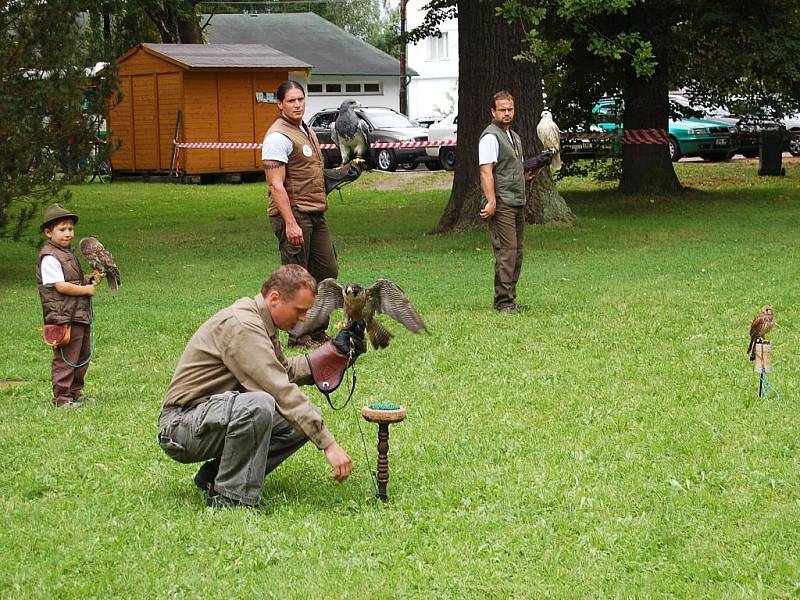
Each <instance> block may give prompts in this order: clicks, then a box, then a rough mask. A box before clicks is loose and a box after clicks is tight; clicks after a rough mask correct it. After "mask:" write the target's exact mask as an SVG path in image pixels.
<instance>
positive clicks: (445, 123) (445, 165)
mask: <svg viewBox="0 0 800 600" xmlns="http://www.w3.org/2000/svg"><path fill="white" fill-rule="evenodd" d="M457 134H458V115H457V114H452V115H450V116H449V117H445V118H444V119H442V120H441V121H439V122H438V123H435V124H433V125H431V126H430V127H429V128H428V140H430V141H431V142H441V141H442V140H455V139H457ZM426 153H427V155H428V158H431V159H433V160H434V161H435V162H433V163H430V162H429V163H425V166H427V167H428V168H429V169H430V168H435V167H436V166H440V167H441V168H442V169H445V170H447V171H452V170H453V169H455V167H456V147H455V146H432V147H428V148H426Z"/></svg>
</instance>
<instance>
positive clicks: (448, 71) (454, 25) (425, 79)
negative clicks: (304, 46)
mask: <svg viewBox="0 0 800 600" xmlns="http://www.w3.org/2000/svg"><path fill="white" fill-rule="evenodd" d="M429 1H430V0H408V4H407V5H406V23H407V27H408V29H409V30H411V29H413V28H414V27H417V26H418V25H420V24H421V23H422V21H423V20H424V19H425V14H426V13H427V11H426V10H425V9H424V6H425V5H426V4H427V3H428V2H429ZM439 31H440V32H441V34H442V35H441V37H429V38H427V39H424V40H422V41H420V42H418V43H417V44H415V45H413V44H409V45H408V46H407V47H406V57H407V61H408V67H409V69H413V70H414V71H416V72H417V74H416V75H412V77H411V81H410V82H409V84H408V114H409V116H410V117H412V118H420V117H428V116H442V117H446V116H447V115H449V114H451V113H453V112H455V111H456V109H457V108H458V20H457V19H448V20H447V21H444V22H443V23H441V24H440V25H439ZM300 58H302V57H300Z"/></svg>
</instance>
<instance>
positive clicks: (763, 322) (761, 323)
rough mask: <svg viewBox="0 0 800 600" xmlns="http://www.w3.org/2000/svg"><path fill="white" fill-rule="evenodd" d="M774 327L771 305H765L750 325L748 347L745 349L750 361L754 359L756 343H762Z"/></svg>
mask: <svg viewBox="0 0 800 600" xmlns="http://www.w3.org/2000/svg"><path fill="white" fill-rule="evenodd" d="M774 326H775V315H774V314H773V312H772V305H770V304H765V305H764V306H762V307H761V312H760V313H758V314H757V315H756V316H755V318H754V319H753V322H752V324H751V325H750V346H748V348H747V352H748V354H750V360H755V359H756V343H757V342H763V341H764V336H765V335H767V334H768V333H769V332H770V331H771V330H772V328H773V327H774Z"/></svg>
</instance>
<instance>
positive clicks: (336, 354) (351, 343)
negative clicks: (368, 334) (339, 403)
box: [306, 321, 367, 394]
mask: <svg viewBox="0 0 800 600" xmlns="http://www.w3.org/2000/svg"><path fill="white" fill-rule="evenodd" d="M365 329H366V324H365V323H364V321H354V322H352V323H350V324H349V325H348V326H347V327H346V328H345V329H342V330H341V331H340V332H339V334H338V335H337V336H336V337H335V338H334V339H333V340H331V341H330V342H325V343H324V344H322V345H321V346H320V347H319V348H317V349H316V350H313V351H311V352H309V353H308V354H306V360H307V361H308V366H309V367H310V368H311V376H312V377H313V379H314V384H315V385H316V386H317V388H318V389H319V391H321V392H322V393H323V394H330V393H331V392H333V391H334V390H335V389H336V388H338V387H339V385H340V384H341V383H342V379H343V378H344V372H345V371H346V370H347V367H349V366H351V365H352V364H353V363H354V362H355V361H356V358H358V357H359V355H361V354H364V352H365V351H366V349H367V343H366V341H365V340H364V331H365ZM351 349H352V354H351Z"/></svg>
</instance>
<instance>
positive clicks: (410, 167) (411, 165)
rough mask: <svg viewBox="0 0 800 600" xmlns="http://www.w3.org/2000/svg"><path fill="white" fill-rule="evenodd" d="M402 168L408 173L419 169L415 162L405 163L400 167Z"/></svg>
mask: <svg viewBox="0 0 800 600" xmlns="http://www.w3.org/2000/svg"><path fill="white" fill-rule="evenodd" d="M400 168H401V169H405V170H406V171H413V170H414V169H416V168H417V165H416V163H413V162H404V163H402V164H401V165H400Z"/></svg>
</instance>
